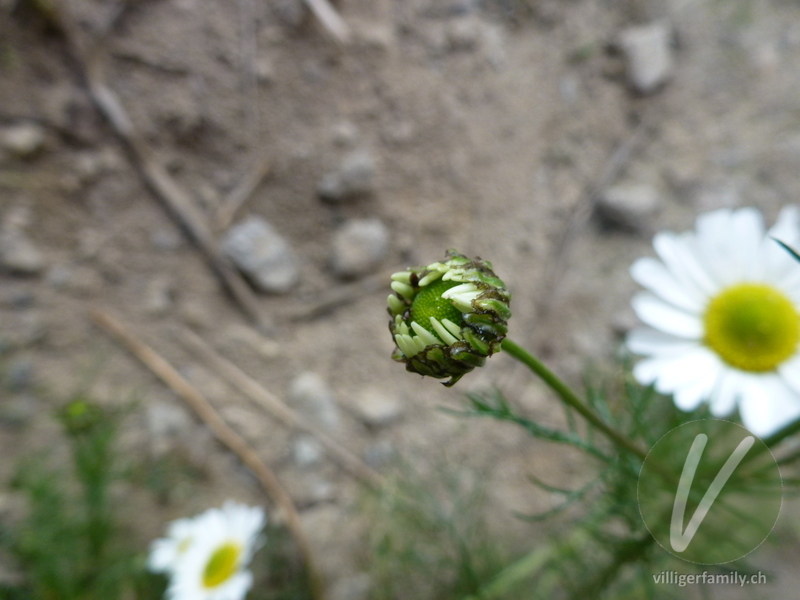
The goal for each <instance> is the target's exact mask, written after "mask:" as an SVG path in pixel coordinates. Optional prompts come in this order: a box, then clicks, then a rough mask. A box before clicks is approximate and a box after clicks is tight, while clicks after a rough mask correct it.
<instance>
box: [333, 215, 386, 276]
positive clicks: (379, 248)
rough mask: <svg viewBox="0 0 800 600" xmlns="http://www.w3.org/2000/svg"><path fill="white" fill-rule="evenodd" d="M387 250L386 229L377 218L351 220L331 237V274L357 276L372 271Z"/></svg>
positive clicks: (384, 256)
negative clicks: (332, 272)
mask: <svg viewBox="0 0 800 600" xmlns="http://www.w3.org/2000/svg"><path fill="white" fill-rule="evenodd" d="M388 251H389V230H388V229H387V227H386V225H384V224H383V222H382V221H381V220H380V219H375V218H372V219H351V220H349V221H347V222H346V223H345V224H344V225H343V226H342V227H341V228H339V230H338V231H337V232H336V233H335V234H334V236H333V259H332V266H333V271H334V273H336V274H337V275H339V276H340V277H357V276H359V275H364V274H366V273H369V272H370V271H372V270H373V269H374V268H375V267H377V266H378V265H379V264H380V262H381V261H382V260H383V259H384V258H386V254H387V253H388Z"/></svg>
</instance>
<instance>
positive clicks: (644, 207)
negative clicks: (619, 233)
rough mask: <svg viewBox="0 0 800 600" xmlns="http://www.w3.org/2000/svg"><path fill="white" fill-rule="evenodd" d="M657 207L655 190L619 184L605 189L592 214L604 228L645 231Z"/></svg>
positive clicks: (658, 203)
mask: <svg viewBox="0 0 800 600" xmlns="http://www.w3.org/2000/svg"><path fill="white" fill-rule="evenodd" d="M659 207H660V198H659V195H658V191H657V190H656V189H655V188H654V187H653V186H651V185H647V184H636V183H621V184H618V185H615V186H612V187H610V188H608V189H607V190H606V191H605V192H603V193H602V194H601V196H600V197H599V198H598V200H597V205H596V206H595V211H596V215H597V217H598V218H599V219H600V221H601V223H602V224H603V225H605V226H608V227H611V228H616V229H623V230H627V231H632V232H645V231H647V230H648V229H649V225H650V221H651V219H652V217H653V216H654V215H655V214H656V212H657V211H658V209H659Z"/></svg>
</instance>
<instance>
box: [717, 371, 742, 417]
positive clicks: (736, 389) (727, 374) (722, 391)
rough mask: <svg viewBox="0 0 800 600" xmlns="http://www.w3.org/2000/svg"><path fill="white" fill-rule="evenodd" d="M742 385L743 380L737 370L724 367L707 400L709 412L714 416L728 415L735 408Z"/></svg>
mask: <svg viewBox="0 0 800 600" xmlns="http://www.w3.org/2000/svg"><path fill="white" fill-rule="evenodd" d="M744 386H745V382H744V381H743V379H742V377H741V376H740V375H739V371H737V370H736V369H731V368H724V369H723V370H722V374H721V375H720V377H719V379H718V380H717V386H716V388H715V389H714V391H713V392H712V394H711V400H710V401H709V406H710V408H711V414H712V415H714V416H715V417H727V416H728V415H730V414H731V413H732V412H733V411H734V409H735V408H736V403H737V401H738V400H739V397H740V396H741V394H742V390H743V389H744Z"/></svg>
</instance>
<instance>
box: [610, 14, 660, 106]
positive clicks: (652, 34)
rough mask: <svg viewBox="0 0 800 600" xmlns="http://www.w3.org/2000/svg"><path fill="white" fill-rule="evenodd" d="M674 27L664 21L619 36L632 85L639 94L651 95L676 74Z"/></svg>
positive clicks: (633, 28)
mask: <svg viewBox="0 0 800 600" xmlns="http://www.w3.org/2000/svg"><path fill="white" fill-rule="evenodd" d="M671 42H672V28H671V27H670V25H669V24H667V23H666V22H663V21H657V22H654V23H650V24H648V25H640V26H637V27H630V28H628V29H625V30H623V31H622V32H621V33H620V34H619V46H620V48H621V50H622V52H623V54H624V55H625V60H626V67H627V69H626V73H627V77H628V83H630V85H631V86H632V87H633V88H634V89H635V90H636V91H638V92H640V93H643V94H649V93H651V92H654V91H656V90H657V89H658V88H659V87H661V86H662V85H663V84H664V83H666V81H667V80H668V79H669V78H670V76H671V75H672V62H673V61H672V47H671Z"/></svg>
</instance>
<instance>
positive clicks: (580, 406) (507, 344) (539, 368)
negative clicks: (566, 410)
mask: <svg viewBox="0 0 800 600" xmlns="http://www.w3.org/2000/svg"><path fill="white" fill-rule="evenodd" d="M502 348H503V350H505V351H506V352H507V353H508V354H509V355H511V356H512V357H514V358H516V359H517V360H518V361H520V362H521V363H522V364H524V365H525V366H526V367H528V368H529V369H530V370H531V371H533V372H534V373H535V374H536V375H538V376H539V378H540V379H541V380H542V381H544V382H545V383H546V384H547V385H548V386H549V387H550V389H552V390H553V391H554V392H555V393H556V394H558V396H559V398H561V399H562V400H563V401H564V402H565V403H566V404H567V405H568V406H570V407H572V408H574V409H575V410H576V411H577V412H578V413H579V414H580V415H581V416H582V417H583V418H584V419H586V420H587V421H588V422H589V423H590V424H591V425H592V426H593V427H594V428H595V429H597V430H598V431H600V432H601V433H603V435H605V436H606V437H607V438H608V439H609V440H611V441H612V442H613V443H614V444H616V446H617V447H618V448H620V449H622V450H625V451H626V452H630V453H631V454H633V455H635V456H637V457H639V458H640V459H642V460H644V459H645V457H646V456H647V452H645V451H644V450H643V449H641V448H640V447H639V446H637V445H636V444H634V443H633V442H631V441H630V440H629V439H627V438H626V437H625V436H623V435H622V434H620V433H619V432H617V431H615V430H614V429H612V428H611V427H609V426H608V425H607V424H606V422H605V421H603V420H602V419H601V418H600V417H599V416H598V415H597V414H595V412H594V411H593V410H592V409H591V408H589V407H588V406H587V405H586V404H584V403H583V401H582V400H581V399H580V398H578V396H577V395H576V394H575V392H573V391H572V390H571V389H570V388H569V386H567V384H565V383H564V382H563V381H561V380H560V379H559V378H558V377H557V376H556V375H555V374H554V373H553V372H552V371H551V370H550V369H548V368H547V367H546V366H544V364H542V363H541V362H540V361H539V360H538V359H537V358H536V357H535V356H533V355H532V354H531V353H530V352H528V351H527V350H525V348H523V347H522V346H519V345H517V344H516V343H515V342H512V341H511V340H510V339H508V338H506V339H504V340H503V342H502Z"/></svg>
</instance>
